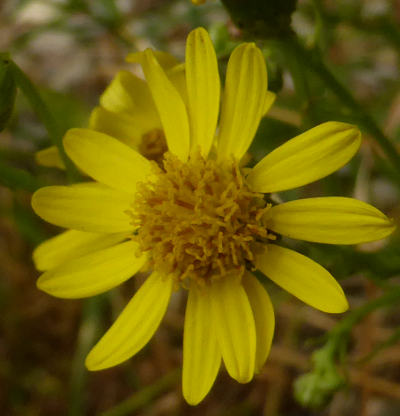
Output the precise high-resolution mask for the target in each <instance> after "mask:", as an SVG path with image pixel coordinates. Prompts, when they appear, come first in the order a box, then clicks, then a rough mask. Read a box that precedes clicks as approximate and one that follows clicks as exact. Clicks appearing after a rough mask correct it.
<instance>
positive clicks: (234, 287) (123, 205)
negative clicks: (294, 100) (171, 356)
mask: <svg viewBox="0 0 400 416" xmlns="http://www.w3.org/2000/svg"><path fill="white" fill-rule="evenodd" d="M134 59H135V60H136V61H138V62H140V63H141V65H142V67H143V71H144V74H145V77H146V80H147V83H148V86H149V89H150V92H151V98H152V100H153V101H154V104H155V108H156V109H157V114H158V116H159V119H160V121H161V126H160V127H161V128H162V132H163V133H164V134H165V138H166V142H167V145H168V152H167V153H166V154H165V155H164V158H163V161H162V164H161V165H159V164H156V163H155V162H154V161H153V162H151V161H149V160H148V159H146V158H145V157H144V156H142V155H141V154H140V153H138V152H137V151H135V150H134V149H132V148H130V147H128V146H127V145H126V144H124V143H122V142H120V141H118V140H116V139H115V138H113V137H111V136H110V135H108V134H105V133H100V132H96V131H93V130H89V129H73V130H70V131H69V132H68V133H67V134H66V136H65V138H64V145H65V149H66V152H67V154H68V155H69V157H70V158H71V159H72V160H73V161H74V162H75V163H76V164H77V166H78V167H79V168H80V169H81V170H83V171H84V172H85V173H87V174H88V175H89V176H90V177H92V178H93V179H94V180H95V182H89V183H83V184H77V185H72V186H53V187H47V188H43V189H41V190H39V191H37V192H36V193H35V194H34V196H33V199H32V206H33V208H34V210H35V211H36V213H37V214H38V215H40V216H41V217H42V218H44V219H46V220H47V221H49V222H51V223H53V224H56V225H59V226H61V227H65V228H69V229H70V230H68V231H66V232H65V233H63V234H61V235H60V236H57V237H55V238H54V239H51V240H49V241H48V242H45V243H44V244H42V245H41V246H39V248H38V249H37V250H36V252H35V254H34V258H35V261H36V264H37V267H38V268H39V269H41V270H44V273H43V275H42V276H41V277H40V278H39V280H38V286H39V288H41V289H42V290H44V291H46V292H48V293H50V294H52V295H54V296H60V297H66V298H74V297H84V296H91V295H95V294H97V293H101V292H104V291H106V290H108V289H110V288H112V287H114V286H117V285H118V284H120V283H122V282H123V281H125V280H127V279H128V278H129V277H131V276H132V275H133V274H135V273H136V272H137V271H139V270H141V269H142V268H143V266H147V267H148V269H149V270H151V273H150V275H149V277H148V278H147V280H146V281H145V283H144V284H143V285H142V286H141V288H140V289H139V290H138V291H137V293H136V294H135V295H134V296H133V298H132V300H131V301H130V302H129V304H128V305H127V306H126V308H125V309H124V311H123V312H122V313H121V315H120V316H119V318H118V319H117V320H116V322H115V323H114V325H113V326H112V327H111V328H110V329H109V331H108V332H107V333H106V334H105V335H104V337H103V338H102V339H101V340H100V341H99V342H98V344H97V345H96V346H95V347H94V348H93V350H92V351H91V352H90V354H89V355H88V357H87V361H86V364H87V367H88V368H89V369H91V370H99V369H103V368H107V367H111V366H114V365H116V364H119V363H121V362H123V361H125V360H127V359H128V358H130V357H131V356H132V355H134V354H135V353H136V352H138V351H139V350H140V349H141V348H143V346H144V345H145V344H146V343H147V342H148V341H149V339H150V338H151V336H152V335H153V334H154V332H155V331H156V329H157V327H158V326H159V324H160V321H161V319H162V317H163V315H164V314H165V311H166V308H167V305H168V302H169V299H170V296H171V293H172V291H173V290H174V289H178V288H181V289H183V290H187V292H188V301H187V307H186V315H185V326H184V354H183V394H184V397H185V398H186V400H187V401H188V402H189V403H191V404H196V403H198V402H200V401H201V400H202V399H203V398H204V396H205V395H206V394H207V393H208V391H209V390H210V388H211V386H212V384H213V382H214V380H215V377H216V375H217V373H218V370H219V368H220V365H221V361H222V360H223V362H224V364H225V367H226V369H227V371H228V373H229V374H230V375H231V376H232V377H233V378H234V379H236V380H238V381H239V382H242V383H244V382H248V381H250V380H251V379H252V377H253V375H254V373H255V372H257V371H259V370H260V368H261V367H262V366H263V364H264V362H265V360H266V358H267V356H268V353H269V349H270V346H271V342H272V336H273V332H274V313H273V309H272V305H271V301H270V299H269V296H268V294H267V292H266V290H265V288H264V286H263V285H262V284H261V283H260V282H259V281H258V280H257V279H256V278H255V276H254V275H253V274H252V271H254V270H255V269H258V270H260V271H261V272H262V273H264V274H265V275H266V276H267V277H268V278H270V279H271V280H273V281H274V282H275V283H276V284H278V285H279V286H281V287H282V288H284V289H285V290H287V291H288V292H290V293H292V294H293V295H295V296H297V297H298V298H299V299H301V300H303V301H304V302H306V303H308V304H309V305H311V306H313V307H315V308H318V309H320V310H322V311H326V312H331V313H339V312H343V311H345V310H346V309H347V307H348V304H347V301H346V298H345V296H344V294H343V291H342V289H341V287H340V286H339V284H338V283H337V282H336V281H335V280H334V278H333V277H332V276H331V275H330V273H329V272H328V271H327V270H325V269H324V268H323V267H322V266H320V265H318V264H317V263H315V262H314V261H312V260H311V259H309V258H307V257H305V256H303V255H301V254H299V253H296V252H295V251H293V250H291V249H288V248H285V247H282V246H281V245H278V244H277V243H276V241H275V240H276V235H277V234H280V235H283V236H288V237H291V238H298V239H302V240H307V241H316V242H322V243H338V244H357V243H361V242H366V241H371V240H376V239H381V238H384V237H386V236H387V235H389V234H390V233H391V232H392V231H393V229H394V226H393V224H392V222H391V221H390V220H389V219H388V218H387V217H386V216H385V215H384V214H382V213H381V212H380V211H378V210H377V209H375V208H373V207H372V206H370V205H368V204H366V203H363V202H361V201H357V200H354V199H350V198H341V197H329V198H310V199H302V200H297V201H290V202H286V203H282V204H279V205H273V204H272V203H271V202H269V199H268V195H265V194H268V193H271V192H277V191H282V190H286V189H291V188H294V187H298V186H302V185H304V184H307V183H310V182H312V181H315V180H317V179H320V178H322V177H324V176H326V175H328V174H330V173H332V172H333V171H335V170H337V169H338V168H340V167H341V166H343V165H344V164H345V163H347V162H348V161H349V160H350V158H351V157H352V156H353V155H354V154H355V152H356V151H357V149H358V147H359V145H360V141H361V137H360V132H359V131H358V129H357V128H356V127H354V126H352V125H348V124H344V123H337V122H329V123H324V124H321V125H320V126H317V127H315V128H313V129H311V130H309V131H308V132H306V133H303V134H301V135H300V136H297V137H295V138H294V139H292V140H289V141H288V142H287V143H285V144H283V145H282V146H280V147H279V148H277V149H276V150H274V151H273V152H272V153H270V154H268V155H267V156H265V157H264V159H262V160H261V161H260V162H259V163H258V164H257V165H256V166H255V167H254V168H253V169H247V170H243V169H242V168H241V160H242V159H243V156H244V155H245V154H246V152H247V150H248V148H249V146H250V144H251V141H252V139H253V137H254V134H255V132H256V130H257V128H258V124H259V122H260V119H261V118H262V116H263V115H264V114H265V112H266V110H267V109H268V108H269V107H270V105H271V104H272V102H273V94H271V93H269V92H268V91H267V72H266V67H265V62H264V58H263V55H262V53H261V51H260V50H259V49H258V48H257V47H256V45H255V44H253V43H244V44H242V45H240V46H238V47H237V48H236V49H235V50H234V51H233V53H232V55H231V57H230V60H229V63H228V68H227V75H226V83H225V90H224V93H223V95H222V104H221V109H220V98H221V97H220V81H219V75H218V67H217V60H216V56H215V52H214V49H213V46H212V43H211V40H210V38H209V36H208V34H207V32H206V31H205V30H204V29H202V28H199V29H196V30H194V31H193V32H191V33H190V35H189V37H188V40H187V47H186V62H185V84H184V85H183V88H182V84H180V86H179V87H177V86H176V85H174V83H173V82H172V81H171V79H170V77H168V76H167V74H166V71H165V69H163V67H162V65H160V61H159V59H158V58H157V55H155V53H154V52H153V51H152V50H150V49H148V50H146V51H144V52H143V53H140V54H137V55H135V57H134ZM218 118H220V121H219V127H218V129H217V120H218ZM110 126H111V128H110V131H109V132H111V129H112V127H113V124H112V123H111V124H110Z"/></svg>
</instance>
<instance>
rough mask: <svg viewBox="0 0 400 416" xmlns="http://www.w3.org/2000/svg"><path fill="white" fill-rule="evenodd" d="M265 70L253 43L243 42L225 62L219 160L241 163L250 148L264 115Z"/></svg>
mask: <svg viewBox="0 0 400 416" xmlns="http://www.w3.org/2000/svg"><path fill="white" fill-rule="evenodd" d="M266 90H267V70H266V66H265V61H264V57H263V55H262V53H261V51H260V49H258V48H257V47H256V46H255V44H254V43H243V44H241V45H240V46H238V47H237V48H236V49H235V50H234V51H233V52H232V55H231V57H230V59H229V62H228V68H227V72H226V82H225V91H224V95H223V99H222V109H221V121H220V133H219V139H218V158H219V159H220V160H222V159H227V158H230V157H232V156H233V157H234V158H235V159H237V160H240V159H241V158H242V156H243V155H244V154H245V153H246V151H247V149H248V148H249V146H250V144H251V142H252V140H253V137H254V135H255V133H256V131H257V128H258V124H259V122H260V120H261V117H262V116H263V114H264V103H265V91H266Z"/></svg>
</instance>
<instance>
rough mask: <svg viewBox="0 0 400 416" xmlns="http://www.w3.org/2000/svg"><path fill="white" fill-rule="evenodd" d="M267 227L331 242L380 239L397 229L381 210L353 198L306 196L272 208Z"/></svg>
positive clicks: (356, 242)
mask: <svg viewBox="0 0 400 416" xmlns="http://www.w3.org/2000/svg"><path fill="white" fill-rule="evenodd" d="M264 220H265V224H266V226H267V228H268V229H270V230H272V231H275V232H277V233H279V234H282V235H285V236H287V237H290V238H297V239H299V240H306V241H314V242H317V243H328V244H359V243H366V242H368V241H375V240H380V239H382V238H385V237H387V236H388V235H389V234H391V233H392V232H393V231H394V229H395V228H396V227H395V225H394V224H393V221H391V220H390V219H389V218H388V217H386V215H385V214H383V213H382V212H381V211H379V210H378V209H376V208H375V207H373V206H372V205H369V204H367V203H365V202H363V201H358V200H357V199H353V198H342V197H325V198H307V199H298V200H296V201H290V202H285V203H284V204H279V205H276V206H274V207H272V208H271V209H270V210H269V211H268V212H267V213H266V215H265V218H264Z"/></svg>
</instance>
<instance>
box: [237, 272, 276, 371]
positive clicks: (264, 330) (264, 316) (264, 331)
mask: <svg viewBox="0 0 400 416" xmlns="http://www.w3.org/2000/svg"><path fill="white" fill-rule="evenodd" d="M243 287H244V289H245V291H246V294H247V297H248V298H249V301H250V305H251V309H252V311H253V315H254V321H255V324H256V340H257V344H256V367H255V371H256V372H259V371H260V370H261V368H262V367H263V365H264V364H265V361H266V359H267V358H268V354H269V351H270V349H271V343H272V338H273V336H274V329H275V315H274V308H273V306H272V303H271V299H270V298H269V296H268V293H267V291H266V290H265V289H264V286H263V285H262V284H261V283H260V282H259V281H258V280H257V279H256V277H254V276H253V275H252V274H251V273H246V274H245V276H244V277H243Z"/></svg>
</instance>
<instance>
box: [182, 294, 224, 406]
mask: <svg viewBox="0 0 400 416" xmlns="http://www.w3.org/2000/svg"><path fill="white" fill-rule="evenodd" d="M211 318H212V317H211V312H210V293H209V288H208V287H207V288H204V290H202V291H199V290H198V289H196V288H194V289H191V290H190V291H189V297H188V303H187V306H186V313H185V330H184V334H183V336H184V338H183V374H182V388H183V396H184V398H185V399H186V401H187V402H188V403H189V404H191V405H196V404H198V403H200V402H201V401H202V400H203V399H204V397H205V396H206V394H207V393H208V392H209V390H210V389H211V386H212V385H213V383H214V381H215V378H216V376H217V374H218V370H219V367H220V365H221V352H220V350H219V346H218V342H217V335H216V332H215V328H214V325H213V322H212V319H211Z"/></svg>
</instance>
